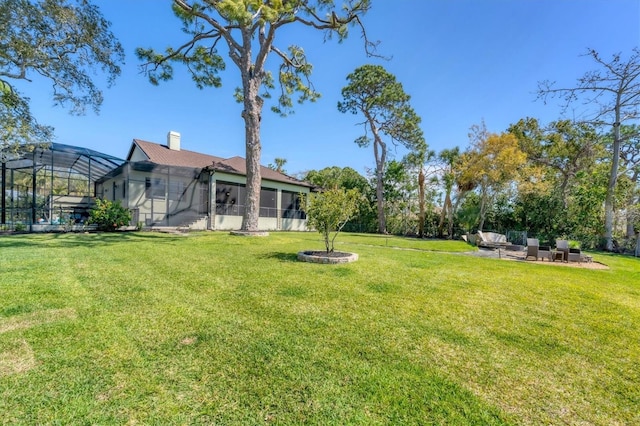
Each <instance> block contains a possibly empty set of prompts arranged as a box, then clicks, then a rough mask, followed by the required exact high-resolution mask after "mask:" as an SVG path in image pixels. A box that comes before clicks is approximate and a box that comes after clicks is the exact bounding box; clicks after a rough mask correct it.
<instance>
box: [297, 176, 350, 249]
mask: <svg viewBox="0 0 640 426" xmlns="http://www.w3.org/2000/svg"><path fill="white" fill-rule="evenodd" d="M361 197H362V194H360V192H359V191H358V190H356V189H350V190H344V189H339V188H334V189H330V190H328V191H324V192H320V193H315V194H310V195H309V198H308V200H303V201H302V203H301V204H302V206H303V209H304V211H305V212H306V214H307V224H308V225H309V227H311V228H314V229H316V230H317V231H318V232H320V234H322V238H323V240H324V245H325V247H326V250H327V253H333V252H334V250H333V245H334V242H335V240H336V237H337V236H338V233H340V231H341V230H342V228H343V227H344V225H345V224H346V223H347V222H348V221H349V219H351V218H352V217H354V216H355V215H356V214H357V213H358V205H359V203H360V198H361ZM305 201H306V202H305Z"/></svg>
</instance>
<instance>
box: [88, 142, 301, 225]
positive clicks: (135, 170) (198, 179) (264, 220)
mask: <svg viewBox="0 0 640 426" xmlns="http://www.w3.org/2000/svg"><path fill="white" fill-rule="evenodd" d="M180 145H181V141H180V134H179V133H177V132H169V134H168V135H167V143H166V145H161V144H158V143H153V142H147V141H142V140H139V139H134V140H133V143H132V145H131V149H130V150H129V154H128V156H127V158H126V160H125V162H124V163H123V164H122V165H120V166H119V167H117V168H115V169H114V170H112V171H111V172H109V173H108V174H106V175H105V176H104V177H102V178H101V179H99V180H97V181H96V187H95V191H96V192H95V195H96V196H97V197H100V198H104V199H108V200H113V201H120V202H121V204H122V205H123V206H124V207H125V208H128V209H129V210H131V212H132V222H133V224H134V225H135V224H142V225H143V226H148V227H162V226H174V227H176V226H177V227H188V228H190V229H194V230H236V229H240V227H241V225H242V216H243V214H244V211H245V195H246V187H245V182H246V167H245V159H244V158H242V157H232V158H227V159H225V158H220V157H215V156H212V155H208V154H202V153H198V152H194V151H188V150H184V149H182V148H181V146H180ZM261 176H262V186H261V191H260V215H259V216H260V217H259V222H258V227H259V229H260V230H265V231H268V230H296V231H302V230H306V229H307V228H306V223H307V221H306V215H305V213H304V211H302V210H301V208H300V194H301V193H302V194H308V193H309V192H310V190H311V188H312V186H311V185H310V184H308V183H306V182H302V181H300V180H297V179H295V178H293V177H290V176H287V175H286V174H283V173H280V172H277V171H275V170H272V169H269V168H267V167H261Z"/></svg>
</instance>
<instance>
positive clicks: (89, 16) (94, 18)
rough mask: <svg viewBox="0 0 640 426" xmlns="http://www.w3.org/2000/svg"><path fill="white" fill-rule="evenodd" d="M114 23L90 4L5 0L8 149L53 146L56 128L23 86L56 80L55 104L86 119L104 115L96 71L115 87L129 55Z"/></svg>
mask: <svg viewBox="0 0 640 426" xmlns="http://www.w3.org/2000/svg"><path fill="white" fill-rule="evenodd" d="M109 27H110V23H109V22H108V21H107V20H105V19H104V17H103V16H102V14H101V13H100V11H99V9H98V7H97V6H95V5H93V4H91V2H89V1H87V0H3V1H2V2H0V40H2V42H1V43H0V140H2V143H3V144H14V143H20V142H47V141H49V140H50V139H51V137H52V130H53V129H51V128H50V127H47V126H43V125H40V124H38V122H37V120H36V118H35V117H33V116H32V115H31V112H30V110H29V99H28V98H27V97H25V96H23V95H22V94H21V93H20V91H19V90H18V89H17V85H18V82H21V81H23V82H31V81H33V79H34V78H45V79H48V80H49V81H51V83H52V88H53V101H54V104H55V105H61V106H64V107H68V108H69V110H70V112H71V113H73V114H82V113H84V112H85V109H86V107H91V108H92V109H93V110H94V111H95V112H98V110H99V108H100V105H101V104H102V100H103V95H102V91H101V90H100V89H99V87H98V86H97V85H96V83H95V82H94V81H93V78H92V77H93V75H94V74H95V71H96V69H99V70H101V71H103V72H104V73H105V74H106V77H107V84H108V85H111V84H113V82H114V79H115V78H116V77H117V76H118V75H119V74H120V64H121V63H122V62H123V60H124V52H123V49H122V46H121V45H120V43H119V42H118V41H117V40H116V38H115V36H114V35H113V34H112V33H111V31H110V29H109Z"/></svg>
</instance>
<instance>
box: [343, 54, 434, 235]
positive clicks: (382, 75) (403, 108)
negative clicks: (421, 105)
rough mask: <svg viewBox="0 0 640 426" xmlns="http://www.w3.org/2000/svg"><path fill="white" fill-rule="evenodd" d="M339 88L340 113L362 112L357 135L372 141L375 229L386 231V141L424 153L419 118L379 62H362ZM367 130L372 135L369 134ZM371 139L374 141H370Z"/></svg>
mask: <svg viewBox="0 0 640 426" xmlns="http://www.w3.org/2000/svg"><path fill="white" fill-rule="evenodd" d="M347 82H348V84H347V85H346V86H345V87H344V88H343V89H342V98H343V100H342V101H340V102H338V110H339V111H340V112H342V113H347V112H350V113H352V114H362V115H363V116H364V118H365V121H364V122H362V123H361V124H362V125H363V127H364V130H365V131H364V135H362V136H360V137H358V138H357V139H356V141H355V142H356V143H357V144H358V145H359V146H361V147H367V146H369V145H370V144H372V145H373V152H374V157H375V161H376V198H377V208H378V231H379V232H380V233H385V232H386V223H385V214H384V171H385V165H386V161H387V151H388V145H387V141H386V140H385V138H389V139H390V141H391V142H392V143H393V144H401V145H403V146H405V147H406V148H407V149H409V150H410V151H414V152H423V153H426V152H427V149H426V142H425V140H424V135H423V133H422V129H421V128H420V123H421V119H420V117H419V116H418V114H416V112H415V111H414V109H413V108H412V107H411V104H410V102H409V101H410V99H411V97H410V96H409V95H408V94H407V93H405V91H404V88H403V87H402V84H401V83H400V82H398V81H397V80H396V78H395V76H394V75H393V74H390V73H389V72H388V71H387V70H385V69H384V67H382V66H380V65H363V66H361V67H358V68H356V70H355V71H354V72H352V73H351V74H349V75H348V76H347ZM369 134H370V135H371V136H369ZM372 142H373V143H372Z"/></svg>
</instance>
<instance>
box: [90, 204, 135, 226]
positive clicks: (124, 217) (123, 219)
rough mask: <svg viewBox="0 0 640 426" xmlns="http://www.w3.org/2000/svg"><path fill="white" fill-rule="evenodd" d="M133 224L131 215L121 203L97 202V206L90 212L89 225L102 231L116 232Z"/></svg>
mask: <svg viewBox="0 0 640 426" xmlns="http://www.w3.org/2000/svg"><path fill="white" fill-rule="evenodd" d="M129 222H131V213H130V212H129V210H127V209H125V208H124V207H122V205H121V204H120V202H119V201H109V200H101V199H97V200H96V206H95V207H94V208H92V209H91V211H90V212H89V223H91V224H95V225H97V226H98V229H99V230H101V231H111V232H113V231H115V230H116V229H118V228H119V227H121V226H124V225H128V224H129Z"/></svg>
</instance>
